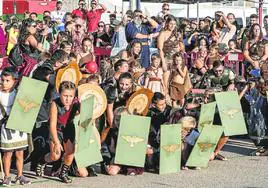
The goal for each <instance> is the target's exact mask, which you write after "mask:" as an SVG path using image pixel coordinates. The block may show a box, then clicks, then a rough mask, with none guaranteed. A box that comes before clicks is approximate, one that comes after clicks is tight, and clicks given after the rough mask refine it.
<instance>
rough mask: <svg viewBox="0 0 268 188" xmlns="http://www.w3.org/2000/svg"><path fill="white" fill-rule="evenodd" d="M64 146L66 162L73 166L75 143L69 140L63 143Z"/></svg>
mask: <svg viewBox="0 0 268 188" xmlns="http://www.w3.org/2000/svg"><path fill="white" fill-rule="evenodd" d="M63 146H64V151H65V153H64V164H66V165H68V166H71V164H72V162H73V159H74V144H73V143H72V142H71V141H70V140H68V141H67V142H66V143H64V144H63Z"/></svg>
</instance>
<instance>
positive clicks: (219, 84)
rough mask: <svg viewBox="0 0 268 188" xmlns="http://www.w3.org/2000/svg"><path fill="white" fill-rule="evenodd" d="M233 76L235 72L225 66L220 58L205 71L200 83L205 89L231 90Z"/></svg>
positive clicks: (232, 88) (233, 87) (232, 87)
mask: <svg viewBox="0 0 268 188" xmlns="http://www.w3.org/2000/svg"><path fill="white" fill-rule="evenodd" d="M235 77H236V76H235V73H234V72H233V71H232V70H231V69H229V68H225V67H224V65H223V63H222V62H221V61H220V60H216V61H214V63H213V69H212V70H209V71H208V72H207V73H206V75H205V80H204V83H203V84H202V85H203V86H205V88H207V89H209V88H222V89H223V90H225V91H226V90H228V91H233V90H234V89H235V85H234V80H235Z"/></svg>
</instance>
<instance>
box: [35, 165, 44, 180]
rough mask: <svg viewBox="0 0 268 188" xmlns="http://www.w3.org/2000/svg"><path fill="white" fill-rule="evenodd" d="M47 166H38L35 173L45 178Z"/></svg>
mask: <svg viewBox="0 0 268 188" xmlns="http://www.w3.org/2000/svg"><path fill="white" fill-rule="evenodd" d="M45 168H46V164H37V166H36V170H35V173H36V175H37V176H40V177H43V176H44V174H45Z"/></svg>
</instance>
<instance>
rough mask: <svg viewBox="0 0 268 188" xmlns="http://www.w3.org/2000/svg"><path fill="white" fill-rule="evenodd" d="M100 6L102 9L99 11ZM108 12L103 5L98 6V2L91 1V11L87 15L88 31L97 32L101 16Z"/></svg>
mask: <svg viewBox="0 0 268 188" xmlns="http://www.w3.org/2000/svg"><path fill="white" fill-rule="evenodd" d="M98 6H100V7H101V8H99V9H97V7H98ZM106 10H107V8H106V7H105V6H104V5H103V4H100V3H99V4H98V3H97V1H96V0H92V1H91V10H90V11H88V13H87V31H88V32H91V33H93V32H95V31H96V30H97V28H98V23H99V21H100V19H101V15H102V14H103V13H104V12H105V11H106Z"/></svg>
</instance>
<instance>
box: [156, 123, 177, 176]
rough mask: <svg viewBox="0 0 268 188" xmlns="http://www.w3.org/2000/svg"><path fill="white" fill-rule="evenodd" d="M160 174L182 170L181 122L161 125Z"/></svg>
mask: <svg viewBox="0 0 268 188" xmlns="http://www.w3.org/2000/svg"><path fill="white" fill-rule="evenodd" d="M160 137H161V138H160V169H159V173H160V174H167V173H176V172H179V171H180V170H181V124H174V125H161V134H160Z"/></svg>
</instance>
